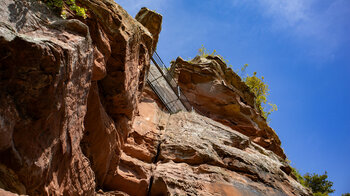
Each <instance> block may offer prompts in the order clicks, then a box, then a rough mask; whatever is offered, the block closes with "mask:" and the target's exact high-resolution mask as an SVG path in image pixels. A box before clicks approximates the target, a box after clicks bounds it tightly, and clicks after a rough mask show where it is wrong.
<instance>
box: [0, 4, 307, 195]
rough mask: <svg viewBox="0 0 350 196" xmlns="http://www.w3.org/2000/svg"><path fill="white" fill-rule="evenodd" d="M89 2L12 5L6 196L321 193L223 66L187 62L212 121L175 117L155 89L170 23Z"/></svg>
mask: <svg viewBox="0 0 350 196" xmlns="http://www.w3.org/2000/svg"><path fill="white" fill-rule="evenodd" d="M79 2H80V4H81V5H82V6H83V7H86V8H87V10H88V12H87V15H88V17H87V19H82V18H79V17H75V16H74V15H72V14H68V19H67V20H64V19H62V18H60V17H58V16H56V15H55V14H54V13H52V12H51V11H50V10H49V9H48V8H47V7H46V6H45V5H44V4H43V3H40V1H35V0H23V1H18V0H3V1H1V2H0V195H12V194H13V193H16V194H28V195H310V192H309V191H308V190H306V189H305V188H303V187H302V186H301V185H300V184H299V183H297V182H296V181H295V180H294V179H293V178H292V177H291V176H289V173H290V170H289V169H290V168H289V167H288V164H286V163H285V161H284V159H285V155H284V153H283V150H282V149H281V148H280V141H279V139H278V137H277V135H276V134H275V133H274V132H273V130H272V129H271V128H270V127H268V126H267V124H266V122H265V121H264V120H263V119H262V118H261V117H260V116H259V114H258V112H257V110H256V108H255V106H254V103H253V102H252V97H251V94H250V93H249V91H247V89H246V88H245V87H244V85H242V84H241V83H240V82H239V80H238V79H237V77H236V75H235V74H234V73H231V72H230V71H227V70H226V68H224V67H223V65H222V62H220V61H219V60H218V59H215V57H214V58H213V59H210V58H207V59H197V60H195V61H193V62H192V63H188V62H185V61H182V60H181V59H178V60H177V61H176V64H175V65H174V67H173V69H174V73H175V74H176V76H179V78H182V79H181V80H180V79H179V80H178V81H179V84H180V85H181V87H182V88H183V90H184V91H185V93H186V95H187V96H188V97H189V98H190V101H191V102H192V104H193V105H194V106H195V107H196V108H198V110H199V111H200V112H201V113H204V114H205V116H207V117H205V116H201V115H199V114H196V113H195V112H189V113H188V112H180V113H177V114H173V115H170V114H169V113H167V112H166V111H164V110H163V109H162V106H161V104H160V102H159V101H158V100H157V97H156V96H155V94H154V93H153V92H152V90H150V88H149V87H147V85H145V80H146V76H147V72H148V69H149V63H150V56H151V55H152V53H153V51H154V49H155V48H156V44H157V40H158V36H159V32H160V29H161V16H160V15H159V14H156V13H154V12H152V11H150V10H148V9H142V10H141V11H140V13H139V14H138V15H137V16H136V19H137V20H138V21H139V22H138V21H137V20H135V19H133V18H132V17H131V16H129V15H128V14H127V13H126V12H125V11H124V10H123V9H122V8H121V7H120V6H119V5H117V4H116V3H115V2H114V1H112V0H80V1H79ZM203 61H205V62H204V64H205V63H207V65H205V66H203V65H204V64H203ZM232 77H233V79H232ZM230 78H231V79H230ZM145 86H146V87H145ZM242 86H243V87H242ZM208 87H210V88H208ZM208 89H211V90H209V91H208ZM214 94H215V95H216V96H213V95H214ZM218 95H220V96H218ZM218 106H220V107H218ZM223 108H224V109H225V110H227V111H228V112H225V113H223V112H222V109H223ZM208 117H209V118H208Z"/></svg>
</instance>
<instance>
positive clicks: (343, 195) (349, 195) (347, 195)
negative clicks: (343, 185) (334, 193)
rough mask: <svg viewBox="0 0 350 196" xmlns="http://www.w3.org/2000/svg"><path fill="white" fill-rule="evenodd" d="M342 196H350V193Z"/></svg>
mask: <svg viewBox="0 0 350 196" xmlns="http://www.w3.org/2000/svg"><path fill="white" fill-rule="evenodd" d="M341 196H350V193H344V194H341Z"/></svg>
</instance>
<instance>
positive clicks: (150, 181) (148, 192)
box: [147, 175, 154, 196]
mask: <svg viewBox="0 0 350 196" xmlns="http://www.w3.org/2000/svg"><path fill="white" fill-rule="evenodd" d="M153 179H154V176H153V175H152V176H151V177H150V179H149V185H148V190H147V196H150V195H151V189H152V185H153Z"/></svg>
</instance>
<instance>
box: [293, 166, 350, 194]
mask: <svg viewBox="0 0 350 196" xmlns="http://www.w3.org/2000/svg"><path fill="white" fill-rule="evenodd" d="M292 173H293V174H294V176H295V177H296V178H297V181H298V182H299V183H300V184H301V185H303V186H304V187H308V188H310V189H311V190H312V192H313V195H314V196H328V194H329V193H333V192H334V191H335V190H334V189H332V186H333V182H331V181H329V180H327V178H328V175H327V172H325V173H324V174H323V175H318V174H309V173H306V174H305V175H304V176H301V175H300V173H299V172H298V170H296V169H295V168H293V167H292ZM347 196H350V194H349V195H347Z"/></svg>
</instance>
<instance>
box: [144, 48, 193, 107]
mask: <svg viewBox="0 0 350 196" xmlns="http://www.w3.org/2000/svg"><path fill="white" fill-rule="evenodd" d="M151 60H152V61H151V67H150V70H149V73H148V76H147V83H148V84H149V85H150V86H151V88H152V90H153V91H154V92H155V93H156V95H157V96H158V97H159V99H160V100H161V101H162V102H163V104H164V105H165V107H166V108H167V110H168V111H169V112H170V113H175V112H178V111H181V110H186V111H191V110H192V109H193V108H192V106H191V104H190V102H189V101H188V99H187V98H186V96H185V95H184V94H183V93H182V91H181V89H180V87H179V85H178V84H177V83H176V81H175V80H174V78H173V77H172V76H171V75H170V73H169V72H168V69H167V68H166V66H165V64H164V63H163V61H162V59H160V57H159V56H158V54H157V53H156V52H155V53H154V55H153V57H152V58H151Z"/></svg>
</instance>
